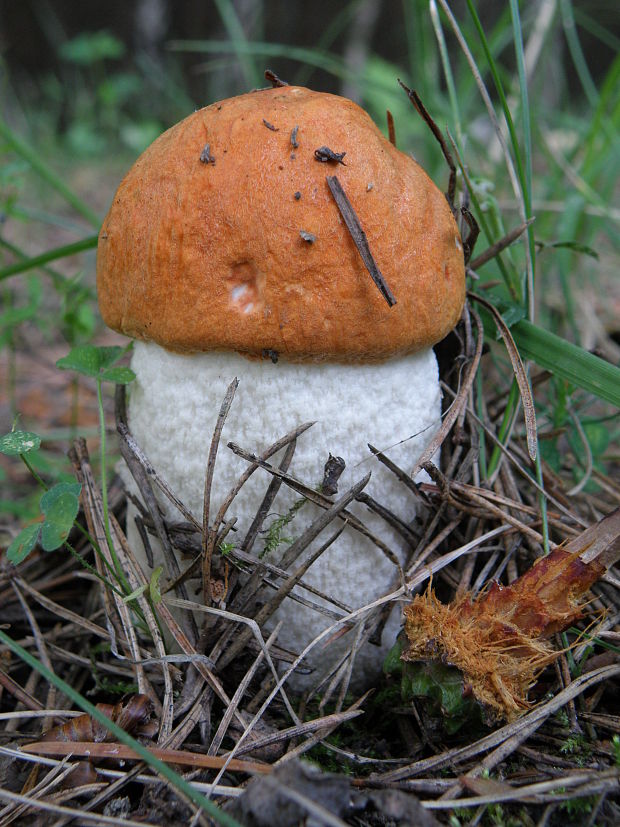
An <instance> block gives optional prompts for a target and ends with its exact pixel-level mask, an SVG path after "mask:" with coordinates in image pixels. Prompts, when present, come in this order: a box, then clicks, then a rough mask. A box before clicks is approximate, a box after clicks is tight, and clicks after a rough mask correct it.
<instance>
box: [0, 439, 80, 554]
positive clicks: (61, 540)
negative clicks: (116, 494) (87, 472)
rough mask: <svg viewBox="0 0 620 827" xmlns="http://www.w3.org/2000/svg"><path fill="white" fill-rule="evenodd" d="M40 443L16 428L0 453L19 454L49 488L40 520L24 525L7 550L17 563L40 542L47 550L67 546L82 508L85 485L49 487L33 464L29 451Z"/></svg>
mask: <svg viewBox="0 0 620 827" xmlns="http://www.w3.org/2000/svg"><path fill="white" fill-rule="evenodd" d="M40 446H41V438H40V437H39V436H38V435H37V434H34V433H31V432H29V431H18V430H13V431H11V432H10V433H8V434H5V435H4V436H3V437H1V438H0V453H2V454H5V455H7V456H18V457H19V458H20V459H21V460H22V462H23V463H24V464H25V466H26V467H27V468H28V470H29V471H30V473H31V474H32V475H33V476H34V478H35V479H36V480H37V482H38V483H39V484H40V485H41V486H42V487H43V488H44V489H46V490H45V492H44V493H43V494H42V495H41V498H40V500H39V507H40V512H41V513H40V517H39V519H38V520H37V521H36V522H34V523H32V524H31V525H28V526H26V527H25V528H23V529H22V530H21V531H20V532H19V534H18V535H17V537H15V539H14V540H13V542H12V543H11V544H10V546H9V547H8V549H7V558H8V559H9V560H10V561H11V563H14V564H15V565H17V564H18V563H21V562H22V560H25V559H26V557H27V556H28V555H29V554H30V552H31V551H32V549H33V548H34V547H35V545H36V544H37V543H39V545H40V546H41V548H42V549H43V550H44V551H55V550H56V549H57V548H60V547H61V546H63V545H65V543H66V540H67V537H68V536H69V532H70V531H71V528H72V527H73V523H74V521H75V518H76V517H77V513H78V509H79V507H80V504H79V496H80V491H81V489H82V486H81V485H80V484H79V483H78V482H59V483H56V485H53V486H52V487H51V488H48V487H47V486H46V485H45V483H44V482H43V480H42V479H41V477H39V475H38V474H37V472H36V471H35V469H34V468H33V467H32V464H31V463H30V460H29V458H28V454H30V453H32V452H35V451H38V450H39V447H40Z"/></svg>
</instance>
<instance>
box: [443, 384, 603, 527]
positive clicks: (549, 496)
mask: <svg viewBox="0 0 620 827" xmlns="http://www.w3.org/2000/svg"><path fill="white" fill-rule="evenodd" d="M441 388H442V390H444V391H446V393H448V394H450V395H451V396H453V397H455V398H456V394H455V392H454V391H453V390H452V388H451V387H449V386H448V385H446V383H445V382H442V383H441ZM467 416H468V417H470V418H471V419H473V421H474V422H476V423H477V424H478V425H479V426H480V427H481V428H483V429H484V431H485V434H486V436H487V437H488V438H489V439H490V440H491V441H492V442H493V443H494V444H495V445H497V447H498V448H499V449H500V451H501V452H502V453H503V454H504V455H505V456H506V457H507V459H509V460H510V462H511V463H512V464H513V465H514V467H515V468H516V469H517V471H518V472H519V474H521V476H522V477H523V478H524V479H525V480H526V481H527V482H528V484H529V485H532V486H533V487H534V488H535V489H536V490H537V491H538V492H539V493H541V494H544V495H545V496H546V497H547V499H548V500H549V502H551V503H553V504H554V505H555V507H556V508H557V509H558V511H561V512H562V513H563V514H565V515H566V516H567V517H569V518H570V519H571V520H572V521H573V522H575V523H577V524H578V525H581V526H583V527H584V528H585V527H586V525H587V523H586V522H585V521H584V520H583V519H582V518H581V517H579V515H578V514H574V513H573V512H572V511H570V509H568V508H567V507H566V506H565V505H564V504H563V503H562V502H560V500H558V499H557V498H556V497H554V496H553V494H551V493H549V492H547V491H544V490H543V489H542V488H541V487H540V486H539V485H538V483H537V482H536V480H535V479H534V478H533V477H532V476H531V475H530V474H528V472H527V471H526V469H525V468H524V467H523V466H522V465H521V464H520V463H519V461H518V459H517V458H516V456H515V455H514V453H512V451H515V452H518V447H517V446H516V445H515V444H513V446H512V451H511V450H510V449H509V448H507V447H506V446H505V445H504V444H503V443H502V442H500V440H499V439H498V438H497V437H496V436H495V434H494V433H493V431H492V430H491V428H490V427H489V426H488V424H487V423H486V422H483V420H482V419H480V417H479V416H477V414H475V413H474V412H473V411H471V410H468V411H467ZM523 455H524V456H525V454H523Z"/></svg>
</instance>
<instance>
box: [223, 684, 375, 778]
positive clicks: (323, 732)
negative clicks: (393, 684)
mask: <svg viewBox="0 0 620 827" xmlns="http://www.w3.org/2000/svg"><path fill="white" fill-rule="evenodd" d="M369 694H370V691H369V692H366V693H365V694H364V695H362V697H361V698H358V699H357V700H356V701H355V702H354V703H352V704H351V706H350V707H349V708H348V709H345V710H344V711H343V712H337V713H335V714H333V715H326V716H325V717H324V718H319V719H318V722H324V723H327V722H328V721H329V720H330V719H332V718H333V719H335V720H334V722H333V723H329V724H328V726H326V727H325V728H323V727H322V726H321V727H320V728H319V729H318V731H317V732H314V734H312V735H311V737H310V738H307V739H306V740H305V741H304V742H303V743H301V744H298V745H297V746H296V747H294V748H293V749H291V750H289V752H287V753H286V754H285V755H283V756H282V758H280V759H279V760H278V761H277V762H276V764H277V765H280V764H286V763H288V762H289V761H292V760H293V759H294V758H297V757H298V756H299V755H303V754H304V753H305V752H308V750H310V749H312V748H313V747H314V746H316V745H317V744H318V743H320V742H321V741H324V740H325V738H327V736H328V735H331V733H332V732H333V731H334V730H335V729H336V728H337V727H338V726H340V724H341V723H343V722H344V721H346V720H348V719H349V716H350V717H351V718H354V717H357V716H358V715H363V714H364V712H363V710H361V709H360V706H361V705H362V704H363V703H364V701H365V700H366V698H367V697H368V696H369ZM316 723H317V721H316V720H315V721H310V722H309V724H307V726H313V725H314V724H316ZM313 729H314V727H313ZM310 731H311V732H312V730H310ZM241 751H242V750H240V751H239V753H240V752H241ZM239 753H238V754H239Z"/></svg>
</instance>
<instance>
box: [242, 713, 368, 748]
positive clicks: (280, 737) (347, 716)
mask: <svg viewBox="0 0 620 827" xmlns="http://www.w3.org/2000/svg"><path fill="white" fill-rule="evenodd" d="M363 714H364V713H363V711H362V710H361V709H349V710H346V711H344V712H334V713H332V714H331V715H325V716H324V717H323V718H315V719H314V720H312V721H305V722H304V723H303V724H299V725H297V726H292V727H288V728H287V729H281V730H279V731H278V732H273V733H271V735H265V736H263V737H262V738H259V739H258V740H257V741H254V743H252V744H244V745H243V746H241V747H239V749H237V750H236V753H235V754H236V755H237V756H240V755H246V754H247V753H248V752H250V753H251V752H258V751H259V750H263V749H266V748H267V747H270V746H273V745H274V744H279V743H280V742H282V741H291V740H293V738H300V737H302V736H303V735H311V734H313V733H315V732H317V731H319V730H320V731H321V735H320V739H322V738H324V737H325V735H324V733H323V732H322V731H323V730H324V729H330V730H331V729H332V728H333V727H337V726H340V724H343V723H344V722H345V721H351V720H353V718H358V717H359V716H360V715H363Z"/></svg>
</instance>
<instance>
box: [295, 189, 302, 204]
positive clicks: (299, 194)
mask: <svg viewBox="0 0 620 827" xmlns="http://www.w3.org/2000/svg"><path fill="white" fill-rule="evenodd" d="M293 198H294V199H295V201H299V199H300V198H301V193H300V192H299V190H297V192H296V193H295V194H294V195H293Z"/></svg>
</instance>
